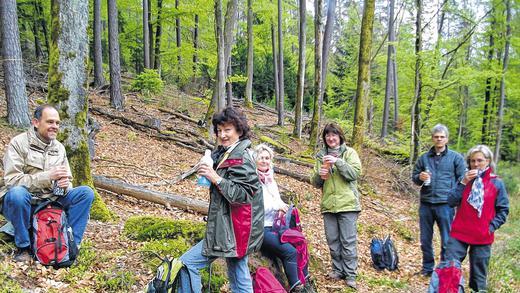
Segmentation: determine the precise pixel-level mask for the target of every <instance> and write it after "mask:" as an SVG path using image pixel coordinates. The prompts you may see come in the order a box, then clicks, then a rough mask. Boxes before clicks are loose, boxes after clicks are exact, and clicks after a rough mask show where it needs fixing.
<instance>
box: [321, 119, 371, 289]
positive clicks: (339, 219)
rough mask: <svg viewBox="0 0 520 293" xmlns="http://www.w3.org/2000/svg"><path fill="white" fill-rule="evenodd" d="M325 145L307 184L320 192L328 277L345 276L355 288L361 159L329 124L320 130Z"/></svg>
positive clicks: (338, 277) (343, 277)
mask: <svg viewBox="0 0 520 293" xmlns="http://www.w3.org/2000/svg"><path fill="white" fill-rule="evenodd" d="M322 139H323V142H324V145H325V147H324V148H323V149H322V150H320V151H319V152H318V154H317V155H316V164H315V165H314V170H313V172H312V175H311V183H312V184H313V185H314V186H315V187H318V188H321V189H322V191H323V197H322V200H321V212H322V214H323V220H324V225H325V236H326V237H327V244H328V245H329V249H330V255H331V258H332V270H331V271H330V272H329V274H328V277H329V278H331V279H345V280H346V284H347V286H349V287H351V288H354V289H355V288H356V275H357V218H358V214H359V212H360V211H361V205H360V198H359V191H358V189H357V178H358V177H359V175H360V174H361V162H360V160H359V156H358V154H357V153H356V151H355V150H354V149H352V148H350V147H348V146H346V145H345V136H344V135H343V131H342V130H341V128H340V127H339V126H338V125H336V124H334V123H330V124H327V125H326V126H325V128H324V129H323V134H322Z"/></svg>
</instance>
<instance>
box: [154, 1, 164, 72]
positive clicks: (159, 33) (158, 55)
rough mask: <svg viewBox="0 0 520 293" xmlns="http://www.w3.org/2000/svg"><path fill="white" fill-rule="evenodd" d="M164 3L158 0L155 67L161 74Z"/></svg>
mask: <svg viewBox="0 0 520 293" xmlns="http://www.w3.org/2000/svg"><path fill="white" fill-rule="evenodd" d="M162 4H163V0H157V22H156V24H155V53H154V62H153V68H154V69H155V70H157V72H159V74H161V38H162V17H161V15H162Z"/></svg>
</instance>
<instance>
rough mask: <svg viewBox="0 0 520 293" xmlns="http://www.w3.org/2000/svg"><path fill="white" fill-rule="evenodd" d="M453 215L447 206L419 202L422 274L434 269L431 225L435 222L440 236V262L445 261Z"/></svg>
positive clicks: (451, 209)
mask: <svg viewBox="0 0 520 293" xmlns="http://www.w3.org/2000/svg"><path fill="white" fill-rule="evenodd" d="M453 214H454V211H453V208H451V207H450V206H449V205H448V204H430V203H424V202H421V205H420V207H419V226H420V229H421V250H422V254H423V265H422V266H423V267H422V272H423V273H431V272H432V271H433V268H434V267H435V257H434V254H433V245H432V240H433V225H434V223H435V222H437V226H438V227H439V232H440V235H441V261H442V260H444V259H446V246H447V244H448V239H449V234H450V229H451V222H452V221H453Z"/></svg>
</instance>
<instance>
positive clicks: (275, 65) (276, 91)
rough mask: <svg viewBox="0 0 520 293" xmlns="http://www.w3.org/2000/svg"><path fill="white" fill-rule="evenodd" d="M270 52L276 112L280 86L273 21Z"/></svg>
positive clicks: (272, 24) (272, 23)
mask: <svg viewBox="0 0 520 293" xmlns="http://www.w3.org/2000/svg"><path fill="white" fill-rule="evenodd" d="M271 49H272V50H271V51H272V55H273V81H274V101H275V103H274V105H275V106H274V107H275V109H277V110H278V100H279V99H280V85H279V84H278V54H277V53H276V34H275V28H274V21H272V22H271Z"/></svg>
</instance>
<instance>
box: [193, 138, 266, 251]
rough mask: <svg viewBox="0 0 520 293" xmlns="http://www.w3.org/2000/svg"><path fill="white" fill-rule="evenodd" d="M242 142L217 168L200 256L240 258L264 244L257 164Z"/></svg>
mask: <svg viewBox="0 0 520 293" xmlns="http://www.w3.org/2000/svg"><path fill="white" fill-rule="evenodd" d="M250 145H251V141H250V140H248V139H244V140H242V141H240V142H239V143H238V145H237V146H236V147H235V148H234V149H233V150H232V151H231V152H230V154H229V156H227V157H225V155H224V158H223V159H222V161H221V162H219V164H218V168H217V170H216V171H217V173H218V175H219V176H220V177H222V181H221V182H220V183H219V184H211V187H210V203H209V212H208V223H207V226H206V235H205V237H204V240H203V248H202V254H203V255H205V256H214V257H239V258H241V257H243V256H245V255H248V254H250V253H252V252H255V251H258V250H259V249H260V246H261V245H262V241H263V235H264V234H263V228H264V203H263V196H262V187H261V185H260V181H259V180H258V175H257V174H256V164H255V161H254V160H253V158H252V156H251V154H250V153H249V146H250Z"/></svg>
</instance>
